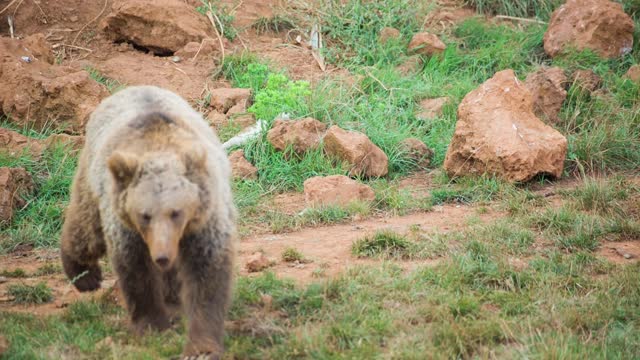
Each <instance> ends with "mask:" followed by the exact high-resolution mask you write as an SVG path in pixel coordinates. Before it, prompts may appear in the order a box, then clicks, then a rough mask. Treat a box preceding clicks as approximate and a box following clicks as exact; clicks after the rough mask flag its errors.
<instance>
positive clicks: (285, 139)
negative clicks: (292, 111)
mask: <svg viewBox="0 0 640 360" xmlns="http://www.w3.org/2000/svg"><path fill="white" fill-rule="evenodd" d="M326 129H327V126H326V125H325V124H323V123H321V122H320V121H318V120H316V119H313V118H305V119H301V120H280V119H278V120H276V121H275V122H274V123H273V127H272V128H271V130H269V132H268V133H267V140H269V142H270V143H271V145H273V147H274V148H276V149H277V150H280V151H284V150H285V149H286V148H287V147H288V146H291V148H292V149H293V151H294V152H295V153H296V154H299V155H300V154H303V153H304V152H306V151H308V150H311V149H314V148H316V147H318V145H319V144H320V140H322V136H323V135H324V133H325V131H326Z"/></svg>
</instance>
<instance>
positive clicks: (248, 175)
mask: <svg viewBox="0 0 640 360" xmlns="http://www.w3.org/2000/svg"><path fill="white" fill-rule="evenodd" d="M229 162H230V163H231V172H232V173H233V177H234V178H239V179H256V178H258V169H257V168H256V167H255V166H253V165H252V164H251V163H250V162H249V161H247V159H246V158H245V157H244V150H236V151H234V152H232V153H231V154H230V155H229Z"/></svg>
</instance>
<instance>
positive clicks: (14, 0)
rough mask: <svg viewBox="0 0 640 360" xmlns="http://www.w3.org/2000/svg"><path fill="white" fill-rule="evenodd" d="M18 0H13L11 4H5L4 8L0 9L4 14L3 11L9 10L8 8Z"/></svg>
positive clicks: (0, 12)
mask: <svg viewBox="0 0 640 360" xmlns="http://www.w3.org/2000/svg"><path fill="white" fill-rule="evenodd" d="M16 1H18V0H13V1H11V2H10V3H9V5H7V6H5V7H4V9H2V10H0V14H2V13H3V12H5V11H7V9H8V8H10V7H11V6H13V4H15V3H16Z"/></svg>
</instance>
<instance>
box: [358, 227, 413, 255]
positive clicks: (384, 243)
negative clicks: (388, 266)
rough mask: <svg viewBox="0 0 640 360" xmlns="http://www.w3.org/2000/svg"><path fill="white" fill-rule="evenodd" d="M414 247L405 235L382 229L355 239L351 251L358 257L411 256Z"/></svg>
mask: <svg viewBox="0 0 640 360" xmlns="http://www.w3.org/2000/svg"><path fill="white" fill-rule="evenodd" d="M413 247H414V246H413V244H412V243H411V242H410V241H408V240H407V239H406V237H405V236H404V235H401V234H398V233H396V232H393V231H391V230H381V231H377V232H376V233H375V234H373V235H370V236H366V237H364V238H362V239H360V240H357V241H355V242H354V243H353V245H352V246H351V253H352V254H353V255H355V256H357V257H386V258H409V257H410V256H411V253H412V248H413Z"/></svg>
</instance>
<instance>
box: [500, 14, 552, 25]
mask: <svg viewBox="0 0 640 360" xmlns="http://www.w3.org/2000/svg"><path fill="white" fill-rule="evenodd" d="M496 18H497V19H506V20H515V21H522V22H532V23H536V24H546V22H544V21H540V20H537V19H527V18H520V17H515V16H507V15H496Z"/></svg>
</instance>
